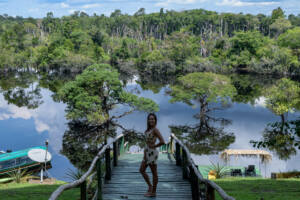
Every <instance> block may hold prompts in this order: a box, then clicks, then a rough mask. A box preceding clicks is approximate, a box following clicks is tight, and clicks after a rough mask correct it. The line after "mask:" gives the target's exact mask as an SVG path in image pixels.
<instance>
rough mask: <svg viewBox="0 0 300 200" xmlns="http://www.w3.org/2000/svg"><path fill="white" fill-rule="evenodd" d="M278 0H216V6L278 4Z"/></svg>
mask: <svg viewBox="0 0 300 200" xmlns="http://www.w3.org/2000/svg"><path fill="white" fill-rule="evenodd" d="M278 3H279V2H275V1H262V2H244V1H240V0H222V1H221V2H217V3H216V4H217V5H218V6H234V7H243V6H270V5H274V4H278Z"/></svg>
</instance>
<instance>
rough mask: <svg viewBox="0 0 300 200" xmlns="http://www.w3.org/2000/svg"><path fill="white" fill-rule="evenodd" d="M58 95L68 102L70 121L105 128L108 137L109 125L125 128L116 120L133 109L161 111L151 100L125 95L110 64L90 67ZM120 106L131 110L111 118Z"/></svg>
mask: <svg viewBox="0 0 300 200" xmlns="http://www.w3.org/2000/svg"><path fill="white" fill-rule="evenodd" d="M59 94H60V97H61V99H62V101H63V102H65V103H67V108H66V113H67V114H66V117H67V118H68V119H71V120H79V121H83V122H87V123H89V124H91V125H93V126H96V127H97V126H103V125H105V129H106V135H108V132H109V126H110V124H111V125H113V126H118V127H121V128H122V126H121V125H120V124H118V123H117V120H118V119H119V118H121V117H123V116H125V115H127V114H130V113H132V112H133V111H134V110H143V111H147V112H150V111H158V106H157V104H156V103H155V102H153V101H152V100H150V99H146V98H143V97H137V96H136V95H134V94H131V93H129V92H126V91H125V90H124V89H123V85H122V83H121V81H120V80H119V74H118V72H117V71H116V70H114V69H113V68H112V67H111V66H110V65H107V64H99V65H98V64H94V65H91V66H89V67H88V68H87V69H85V70H84V71H83V73H82V74H80V75H78V76H76V78H75V80H74V81H71V82H69V83H67V84H66V85H65V86H64V87H63V88H61V90H60V91H59ZM118 105H125V106H128V111H126V112H124V113H123V114H121V115H119V116H115V115H113V116H111V111H112V110H113V109H114V108H116V107H117V106H118Z"/></svg>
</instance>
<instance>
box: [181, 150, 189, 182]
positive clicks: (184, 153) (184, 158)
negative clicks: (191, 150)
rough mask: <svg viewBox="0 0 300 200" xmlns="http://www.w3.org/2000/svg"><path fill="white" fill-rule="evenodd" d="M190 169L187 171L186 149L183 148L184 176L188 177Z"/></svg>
mask: <svg viewBox="0 0 300 200" xmlns="http://www.w3.org/2000/svg"><path fill="white" fill-rule="evenodd" d="M187 173H188V171H187V155H186V152H185V150H182V178H183V179H187V178H188V174H187Z"/></svg>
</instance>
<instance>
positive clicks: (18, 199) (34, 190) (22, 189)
mask: <svg viewBox="0 0 300 200" xmlns="http://www.w3.org/2000/svg"><path fill="white" fill-rule="evenodd" d="M64 183H65V182H62V181H57V182H56V184H54V185H40V184H30V183H20V184H17V183H8V184H0V199H1V200H2V199H3V200H28V199H29V200H47V199H48V198H49V197H50V195H51V193H52V192H53V191H54V190H55V189H56V188H57V187H58V186H60V185H62V184H64ZM59 199H60V200H73V199H74V200H77V199H80V189H79V188H75V189H70V190H67V191H65V192H63V194H62V195H61V196H60V198H59Z"/></svg>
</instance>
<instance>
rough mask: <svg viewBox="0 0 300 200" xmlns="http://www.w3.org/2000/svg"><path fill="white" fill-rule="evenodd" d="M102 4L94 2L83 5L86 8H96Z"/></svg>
mask: <svg viewBox="0 0 300 200" xmlns="http://www.w3.org/2000/svg"><path fill="white" fill-rule="evenodd" d="M100 6H102V5H101V4H99V3H93V4H86V5H83V6H82V8H84V9H89V8H96V7H100Z"/></svg>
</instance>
